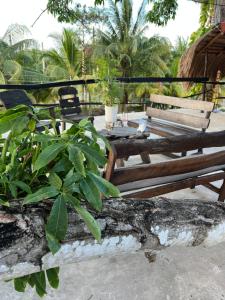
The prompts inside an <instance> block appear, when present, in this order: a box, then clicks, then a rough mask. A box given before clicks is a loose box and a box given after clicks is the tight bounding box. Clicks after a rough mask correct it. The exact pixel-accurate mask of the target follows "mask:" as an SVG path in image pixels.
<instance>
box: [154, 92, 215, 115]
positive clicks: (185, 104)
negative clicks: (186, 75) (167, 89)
mask: <svg viewBox="0 0 225 300" xmlns="http://www.w3.org/2000/svg"><path fill="white" fill-rule="evenodd" d="M150 100H151V101H152V102H154V103H162V104H168V105H172V106H176V107H182V108H187V109H192V110H193V109H196V110H204V111H212V110H213V108H214V103H213V102H207V101H201V100H192V99H184V98H178V97H171V96H164V95H156V94H151V96H150Z"/></svg>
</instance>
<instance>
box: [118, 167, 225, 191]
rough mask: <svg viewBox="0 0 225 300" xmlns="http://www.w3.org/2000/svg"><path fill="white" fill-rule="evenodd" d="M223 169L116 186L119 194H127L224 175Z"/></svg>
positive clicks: (209, 169)
mask: <svg viewBox="0 0 225 300" xmlns="http://www.w3.org/2000/svg"><path fill="white" fill-rule="evenodd" d="M224 169H225V164H224V165H219V166H213V167H210V168H206V169H201V170H198V171H194V172H189V173H184V174H178V175H171V176H163V177H155V178H151V179H144V180H138V181H133V182H129V183H125V184H122V185H118V186H117V187H118V189H119V190H120V192H121V193H124V192H128V191H135V190H140V189H146V188H150V187H153V186H159V185H163V184H168V183H174V182H177V181H181V180H185V179H189V178H197V177H200V176H204V175H205V174H211V173H215V172H219V171H220V172H222V173H224V172H223V171H222V170H224ZM224 174H225V173H224Z"/></svg>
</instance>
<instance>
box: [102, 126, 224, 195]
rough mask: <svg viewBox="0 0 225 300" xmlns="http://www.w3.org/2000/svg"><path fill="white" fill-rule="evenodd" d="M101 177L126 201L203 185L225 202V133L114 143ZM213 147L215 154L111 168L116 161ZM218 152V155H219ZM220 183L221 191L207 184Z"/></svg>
mask: <svg viewBox="0 0 225 300" xmlns="http://www.w3.org/2000/svg"><path fill="white" fill-rule="evenodd" d="M111 145H112V149H111V150H110V152H109V156H108V164H107V167H106V170H105V173H104V177H105V178H106V179H107V180H109V181H110V182H111V183H113V184H114V185H116V186H118V188H119V189H120V191H121V192H122V193H125V195H126V196H127V195H128V196H129V197H137V198H148V197H152V196H156V195H162V194H164V193H169V192H172V191H176V190H179V189H184V188H187V187H189V188H194V187H195V186H197V185H204V186H205V187H207V188H209V189H211V190H213V191H214V192H216V193H218V194H219V200H221V201H223V200H224V199H225V150H224V149H221V147H222V146H225V131H222V132H216V133H195V134H192V135H183V136H173V137H170V138H164V139H156V140H136V141H132V140H126V141H114V142H112V143H111ZM210 147H217V148H218V150H219V151H218V152H213V153H211V154H201V155H195V156H189V157H185V158H178V159H174V160H168V161H164V162H160V163H151V164H144V165H135V166H130V167H123V168H117V169H116V168H115V162H116V160H117V159H119V158H122V157H124V155H125V154H126V155H128V156H132V155H137V154H138V153H142V152H146V153H148V154H164V153H167V152H184V151H190V150H195V149H199V148H210ZM220 150H222V151H220ZM217 180H223V184H222V186H221V188H220V189H219V188H217V187H216V186H214V185H212V184H211V182H214V181H217ZM143 189H144V190H143Z"/></svg>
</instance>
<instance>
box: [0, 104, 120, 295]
mask: <svg viewBox="0 0 225 300" xmlns="http://www.w3.org/2000/svg"><path fill="white" fill-rule="evenodd" d="M41 114H43V112H42V111H38V110H35V109H34V108H32V107H28V106H24V105H20V106H17V107H15V108H13V109H8V110H7V111H4V112H0V134H1V135H3V137H2V138H1V139H0V144H1V145H0V194H1V199H0V205H3V206H13V203H15V201H19V203H20V204H22V205H25V206H26V205H38V203H41V202H44V203H45V202H46V201H47V203H48V204H50V207H51V209H50V213H49V215H48V217H47V222H46V226H45V235H46V240H47V243H48V247H49V250H50V251H51V252H52V253H53V254H55V253H56V252H57V251H58V250H59V249H60V241H62V240H63V239H64V237H65V235H66V233H67V226H68V212H67V210H68V208H70V209H74V210H75V211H76V212H77V213H78V214H79V215H80V216H81V218H82V219H83V220H84V222H85V223H86V225H87V227H88V229H89V231H90V232H91V233H92V234H93V236H94V237H95V239H96V240H100V238H101V231H100V228H99V225H98V223H97V222H96V221H95V220H94V218H93V216H92V215H91V214H90V212H89V207H90V208H92V209H95V210H97V211H100V210H101V208H102V195H105V196H106V197H109V196H118V190H117V188H116V187H114V186H113V185H112V184H111V183H109V182H108V181H106V180H105V179H103V178H102V177H101V175H100V171H99V167H103V166H104V165H105V163H106V157H105V153H106V147H109V145H108V143H107V140H105V138H103V137H101V136H100V135H99V134H98V133H97V132H96V130H95V128H94V127H93V125H92V124H91V123H90V121H88V120H86V119H84V120H82V121H81V122H80V123H79V124H75V125H73V126H72V127H71V128H70V129H68V130H67V131H64V132H63V133H62V134H57V131H56V129H55V122H56V121H55V119H52V127H53V129H51V130H50V129H48V128H45V129H44V131H43V132H40V131H38V130H37V127H36V124H37V123H38V121H39V118H40V115H41ZM48 118H51V116H49V115H48ZM99 138H100V139H102V140H103V144H104V147H102V146H101V147H100V146H99V144H98V140H99ZM56 216H57V217H56ZM50 273H51V274H50ZM50 275H51V276H50ZM49 276H50V277H51V280H49V284H50V285H51V286H52V287H54V288H56V287H57V286H58V268H53V269H50V270H49V271H48V270H47V271H40V272H37V273H33V274H30V275H27V276H23V277H20V278H16V279H14V286H15V288H16V290H17V291H20V292H23V291H24V290H25V288H26V286H27V285H30V286H31V287H34V288H35V289H36V291H37V293H38V295H39V296H43V295H44V294H46V290H45V286H46V280H47V278H48V279H49Z"/></svg>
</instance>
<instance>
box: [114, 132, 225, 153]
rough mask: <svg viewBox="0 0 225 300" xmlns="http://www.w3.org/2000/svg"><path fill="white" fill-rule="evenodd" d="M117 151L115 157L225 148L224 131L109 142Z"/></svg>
mask: <svg viewBox="0 0 225 300" xmlns="http://www.w3.org/2000/svg"><path fill="white" fill-rule="evenodd" d="M111 144H112V145H113V146H114V147H115V149H116V151H117V157H118V158H123V157H125V156H132V155H138V154H140V153H142V152H146V153H148V154H164V153H167V152H175V153H176V152H177V153H180V152H183V151H191V150H195V149H199V148H211V147H222V146H225V130H223V131H219V132H210V133H195V134H193V135H190V136H187V135H180V136H173V137H167V138H160V139H150V140H149V139H141V140H117V141H113V142H111Z"/></svg>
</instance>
